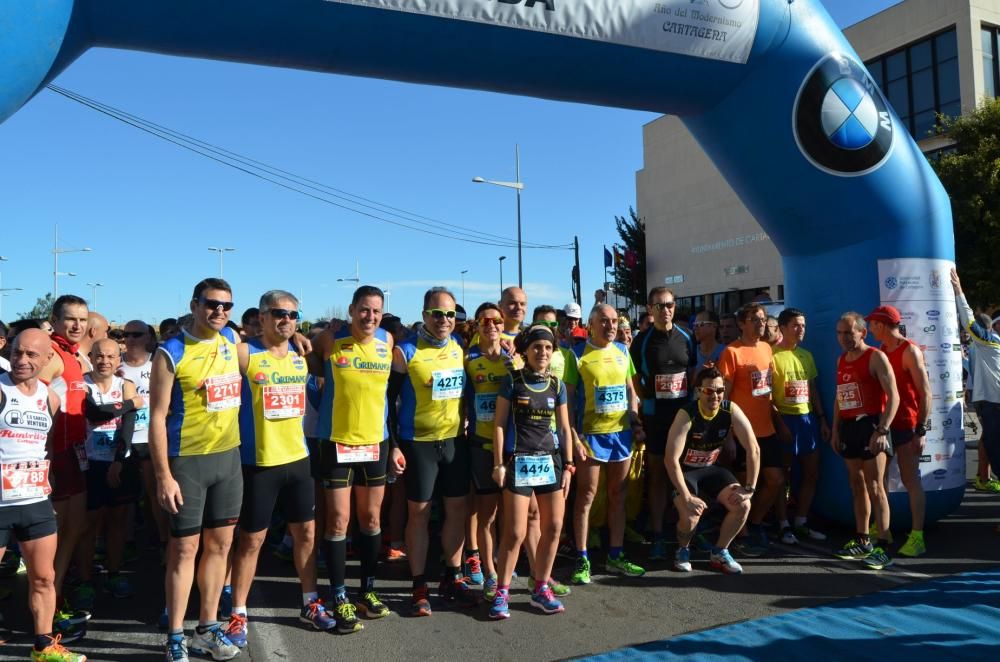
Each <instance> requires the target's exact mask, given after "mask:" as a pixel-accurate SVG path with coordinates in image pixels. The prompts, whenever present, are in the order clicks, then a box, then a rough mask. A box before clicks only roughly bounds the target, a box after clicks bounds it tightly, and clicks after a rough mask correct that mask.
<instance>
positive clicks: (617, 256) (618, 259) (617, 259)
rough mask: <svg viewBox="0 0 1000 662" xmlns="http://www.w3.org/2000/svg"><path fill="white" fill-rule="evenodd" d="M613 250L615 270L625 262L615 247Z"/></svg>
mask: <svg viewBox="0 0 1000 662" xmlns="http://www.w3.org/2000/svg"><path fill="white" fill-rule="evenodd" d="M614 249H615V267H616V268H617V267H620V266H622V263H623V262H624V261H625V257H624V256H623V255H622V254H621V251H619V250H618V247H617V246H615V247H614Z"/></svg>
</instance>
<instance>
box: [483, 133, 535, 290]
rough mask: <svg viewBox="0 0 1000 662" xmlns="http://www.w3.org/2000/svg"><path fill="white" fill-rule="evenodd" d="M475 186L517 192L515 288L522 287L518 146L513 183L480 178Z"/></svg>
mask: <svg viewBox="0 0 1000 662" xmlns="http://www.w3.org/2000/svg"><path fill="white" fill-rule="evenodd" d="M472 181H473V182H475V183H476V184H493V185H494V186H502V187H504V188H512V189H514V190H515V191H516V192H517V286H518V287H524V276H523V273H522V270H521V191H523V190H524V182H522V181H521V150H520V147H519V146H518V145H514V181H512V182H499V181H494V180H492V179H484V178H482V177H473V178H472Z"/></svg>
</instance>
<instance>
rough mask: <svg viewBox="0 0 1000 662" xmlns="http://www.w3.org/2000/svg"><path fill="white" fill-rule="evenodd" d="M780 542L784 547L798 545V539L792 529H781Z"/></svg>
mask: <svg viewBox="0 0 1000 662" xmlns="http://www.w3.org/2000/svg"><path fill="white" fill-rule="evenodd" d="M781 542H782V544H784V545H798V544H799V539H798V538H796V537H795V531H793V530H792V527H790V526H786V527H783V528H782V529H781Z"/></svg>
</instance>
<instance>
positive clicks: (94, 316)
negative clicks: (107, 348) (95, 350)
mask: <svg viewBox="0 0 1000 662" xmlns="http://www.w3.org/2000/svg"><path fill="white" fill-rule="evenodd" d="M110 329H111V324H110V323H109V322H108V318H107V317H105V316H104V315H102V314H100V313H95V312H94V311H92V310H91V311H90V312H89V313H87V333H86V334H85V335H84V336H83V340H81V341H80V349H79V352H78V354H79V357H80V359H81V360H82V362H83V364H84V367H85V368H86V369H87V370H92V369H93V366H92V365H90V349H91V348H92V347H93V346H94V343H95V342H97V341H98V340H104V339H105V338H107V337H108V331H109V330H110Z"/></svg>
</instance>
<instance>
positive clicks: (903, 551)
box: [899, 531, 927, 557]
mask: <svg viewBox="0 0 1000 662" xmlns="http://www.w3.org/2000/svg"><path fill="white" fill-rule="evenodd" d="M926 553H927V545H926V544H925V543H924V534H923V533H914V532H913V531H911V532H910V535H909V537H907V539H906V542H905V543H903V546H902V547H900V548H899V554H900V556H909V557H915V556H923V555H924V554H926Z"/></svg>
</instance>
